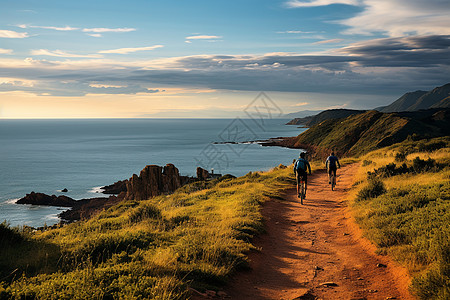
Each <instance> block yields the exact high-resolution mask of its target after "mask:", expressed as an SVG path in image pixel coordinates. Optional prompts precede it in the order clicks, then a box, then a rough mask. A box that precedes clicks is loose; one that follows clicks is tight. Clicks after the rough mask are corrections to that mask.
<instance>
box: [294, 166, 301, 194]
mask: <svg viewBox="0 0 450 300" xmlns="http://www.w3.org/2000/svg"><path fill="white" fill-rule="evenodd" d="M295 178H296V180H297V197H298V196H299V195H300V174H299V173H298V172H297V173H295Z"/></svg>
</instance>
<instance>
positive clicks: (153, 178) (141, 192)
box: [124, 164, 184, 200]
mask: <svg viewBox="0 0 450 300" xmlns="http://www.w3.org/2000/svg"><path fill="white" fill-rule="evenodd" d="M183 181H184V180H183ZM181 185H182V178H181V176H180V173H179V172H178V169H177V168H176V167H175V166H174V165H173V164H167V165H166V166H165V167H160V166H157V165H148V166H146V167H145V168H144V169H143V170H142V171H141V173H140V174H139V176H138V175H136V174H133V176H132V177H131V178H130V179H129V180H128V181H127V184H126V188H127V191H126V193H125V197H124V199H127V200H131V199H133V200H145V199H149V198H152V197H155V196H158V195H161V194H169V193H173V192H174V191H175V190H176V189H178V188H179V187H181Z"/></svg>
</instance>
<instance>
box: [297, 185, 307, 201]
mask: <svg viewBox="0 0 450 300" xmlns="http://www.w3.org/2000/svg"><path fill="white" fill-rule="evenodd" d="M299 190H300V194H298V197H299V198H300V203H301V204H303V199H305V198H306V183H305V181H303V180H301V181H300V182H299Z"/></svg>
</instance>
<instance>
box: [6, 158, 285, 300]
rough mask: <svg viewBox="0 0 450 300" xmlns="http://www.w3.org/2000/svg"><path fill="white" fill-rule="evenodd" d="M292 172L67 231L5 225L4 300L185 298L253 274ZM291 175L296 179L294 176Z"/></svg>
mask: <svg viewBox="0 0 450 300" xmlns="http://www.w3.org/2000/svg"><path fill="white" fill-rule="evenodd" d="M291 172H292V171H291V170H290V169H286V168H283V167H280V168H276V169H274V170H272V171H270V172H267V173H249V174H247V175H246V176H243V177H240V178H237V179H225V180H222V181H220V180H215V181H213V182H208V183H202V182H199V183H194V184H190V185H187V186H185V187H183V188H181V189H179V190H177V191H176V192H175V193H174V194H172V195H167V196H159V197H156V198H152V199H150V200H144V201H125V202H122V203H120V204H118V205H116V206H114V207H112V208H109V209H108V210H107V211H104V212H102V213H101V214H100V215H98V216H96V217H94V218H92V219H90V220H88V221H79V222H77V223H73V224H70V225H66V226H63V227H61V228H55V229H48V230H44V231H42V232H41V231H37V232H30V231H29V230H28V231H27V229H26V228H25V229H22V230H19V229H17V228H13V229H12V228H9V227H8V226H7V225H6V224H2V225H1V226H0V234H1V235H0V238H1V245H2V247H1V248H0V280H1V284H0V299H11V298H12V299H25V298H27V299H34V298H38V299H119V298H120V299H143V298H144V299H147V298H150V299H183V298H186V297H187V295H188V294H189V290H188V288H189V287H194V288H197V289H204V288H212V289H214V288H216V287H217V286H220V285H221V284H222V283H223V282H224V280H225V279H226V278H227V277H228V276H230V274H232V273H233V272H234V271H235V270H237V269H239V268H242V267H245V266H246V256H245V252H247V251H249V249H251V248H252V245H251V243H250V239H251V238H252V236H253V235H254V234H256V233H258V232H260V231H262V230H263V224H262V220H261V215H260V205H261V203H263V202H264V201H265V200H266V199H268V197H280V195H281V194H282V191H283V190H284V189H285V188H286V186H288V185H289V184H292V183H293V180H292V179H289V177H288V176H290V173H291ZM288 174H289V175H288Z"/></svg>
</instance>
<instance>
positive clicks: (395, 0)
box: [285, 0, 450, 37]
mask: <svg viewBox="0 0 450 300" xmlns="http://www.w3.org/2000/svg"><path fill="white" fill-rule="evenodd" d="M285 4H286V6H287V7H289V8H303V7H315V6H326V5H330V4H347V5H353V6H358V7H360V8H361V9H362V11H361V12H360V13H357V14H356V16H353V17H350V18H348V19H345V20H341V21H337V22H336V23H338V24H342V25H345V26H348V27H349V28H348V29H346V30H344V31H343V32H342V33H343V34H362V35H372V34H375V33H378V34H379V33H383V34H386V35H388V36H391V37H400V36H406V35H432V34H450V18H449V17H448V16H449V15H450V2H449V1H447V0H428V1H422V0H313V1H299V0H291V1H288V2H286V3H285Z"/></svg>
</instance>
